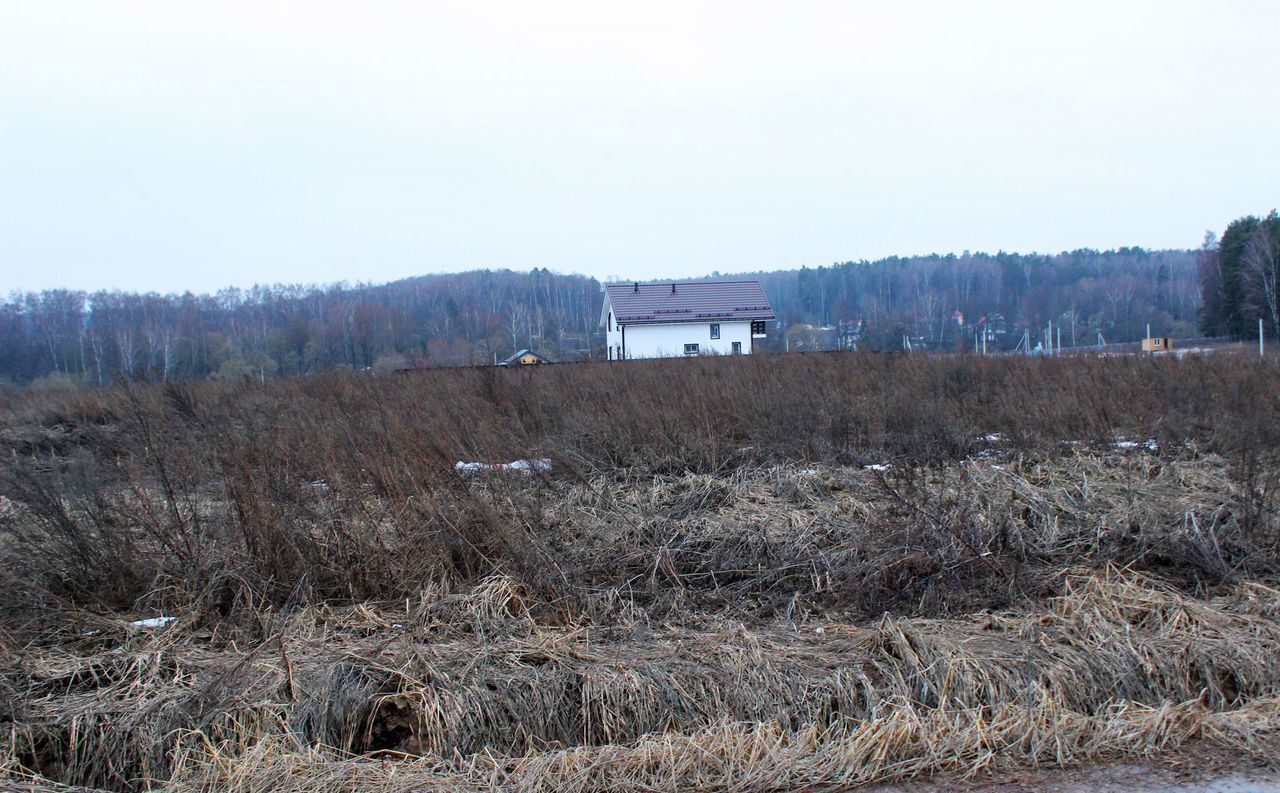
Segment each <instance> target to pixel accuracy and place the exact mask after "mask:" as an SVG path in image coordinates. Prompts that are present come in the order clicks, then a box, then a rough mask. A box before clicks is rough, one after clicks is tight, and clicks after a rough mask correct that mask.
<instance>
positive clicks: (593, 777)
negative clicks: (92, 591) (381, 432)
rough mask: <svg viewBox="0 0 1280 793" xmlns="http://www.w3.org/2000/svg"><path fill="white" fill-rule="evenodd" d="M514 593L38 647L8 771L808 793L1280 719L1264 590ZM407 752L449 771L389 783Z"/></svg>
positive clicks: (1096, 584) (1106, 580)
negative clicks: (866, 612)
mask: <svg viewBox="0 0 1280 793" xmlns="http://www.w3.org/2000/svg"><path fill="white" fill-rule="evenodd" d="M507 590H508V583H507V582H503V581H491V582H488V583H487V584H486V585H484V586H482V587H480V588H478V589H477V591H476V592H474V593H473V594H472V595H471V596H469V597H468V598H463V599H455V600H454V601H453V602H452V605H449V606H445V605H439V604H436V605H434V606H432V607H429V608H427V609H425V610H424V609H421V608H420V609H419V611H418V613H417V614H416V615H414V614H413V613H410V614H408V615H405V616H401V615H398V614H395V613H394V612H387V611H375V610H371V609H369V608H366V607H361V608H357V609H354V610H351V611H348V612H345V613H341V614H338V613H333V612H329V611H315V610H311V609H308V610H305V611H304V612H301V613H299V614H297V615H295V616H294V617H293V618H291V619H289V620H287V621H286V622H284V623H282V624H281V627H280V630H279V632H278V633H277V634H275V635H274V636H273V638H272V639H270V640H268V641H266V642H264V643H263V644H261V645H259V646H257V647H255V648H253V649H250V650H248V651H244V650H239V649H238V648H234V647H224V648H222V649H220V650H214V649H212V648H211V647H210V646H209V643H208V637H200V636H198V635H191V634H189V633H186V632H183V631H181V630H171V631H168V632H164V633H161V634H160V635H158V636H154V637H147V638H143V639H141V640H134V641H130V640H129V638H128V637H121V636H116V637H113V639H114V640H115V641H118V640H121V639H124V640H125V644H124V646H122V647H120V648H119V649H109V650H104V651H101V652H96V653H95V652H87V651H86V648H80V649H78V650H70V649H67V648H65V647H63V648H57V649H51V650H47V651H44V652H39V653H33V654H32V655H31V656H30V657H29V666H28V667H27V670H26V673H27V674H28V675H29V677H28V681H27V683H26V690H25V691H23V692H22V696H21V701H22V712H21V714H20V719H19V723H20V724H21V725H22V726H21V729H19V730H16V731H15V732H14V733H13V734H12V736H11V741H12V743H11V745H10V747H9V749H8V751H9V752H10V753H11V760H10V762H11V763H13V762H14V761H15V759H16V760H17V761H20V762H21V763H22V764H23V765H26V766H28V767H33V768H34V769H36V770H39V771H41V772H42V773H43V774H44V775H46V776H47V777H50V778H53V779H61V780H62V781H65V782H68V783H70V782H75V783H79V784H92V785H99V786H103V787H111V788H121V787H128V786H131V785H136V784H140V783H146V782H148V781H150V782H160V781H163V780H165V779H168V778H169V777H170V776H171V775H176V777H177V780H178V782H177V783H175V784H176V788H177V789H183V786H195V787H199V786H201V785H203V786H205V789H222V788H232V789H243V790H268V789H274V788H275V787H276V786H278V785H280V784H283V782H284V778H285V777H287V778H288V779H291V780H293V781H292V782H290V783H289V784H292V785H294V786H295V789H299V790H301V789H304V788H305V787H307V786H310V785H313V784H314V785H316V786H317V787H318V789H323V786H324V784H325V779H324V777H325V776H326V775H328V774H334V775H335V776H334V777H333V779H332V780H330V781H331V783H332V784H338V783H339V782H340V781H341V784H347V785H350V784H351V777H349V776H343V775H342V774H347V773H348V772H350V773H356V774H359V775H360V779H362V780H363V779H365V778H366V777H367V778H368V787H369V789H379V788H378V785H379V784H384V783H385V784H390V783H391V776H390V775H400V774H407V775H409V776H408V777H404V776H397V777H396V778H397V779H400V781H401V782H404V781H405V780H406V779H407V780H413V781H415V783H416V782H417V781H422V782H423V783H432V784H436V783H438V784H440V785H441V786H444V787H449V786H458V787H467V786H469V785H473V784H478V783H481V782H484V783H486V784H488V783H494V784H498V785H500V786H501V785H508V784H513V785H516V786H518V787H521V788H530V789H544V788H545V789H583V790H600V789H606V788H609V787H610V786H611V784H612V785H619V784H626V785H631V786H633V787H634V788H636V789H641V788H649V787H652V786H654V785H657V786H658V787H664V788H665V789H676V788H679V789H684V788H685V787H687V786H691V787H698V788H726V789H730V788H732V789H738V788H740V787H743V786H745V787H749V788H754V789H785V788H787V787H789V786H808V785H812V786H828V787H836V786H839V785H843V784H852V783H855V782H868V781H875V780H883V779H893V778H898V777H902V776H912V775H917V774H922V773H929V772H933V771H948V772H955V771H964V770H970V771H976V770H979V769H981V768H984V767H985V766H987V765H988V764H990V763H993V762H1001V763H1007V762H1018V761H1034V762H1053V763H1063V762H1073V761H1077V760H1080V759H1083V758H1097V757H1106V756H1119V755H1126V754H1132V753H1141V752H1152V751H1157V750H1159V749H1162V748H1165V749H1167V748H1171V747H1173V746H1177V745H1179V744H1181V743H1182V742H1184V741H1186V740H1189V739H1191V738H1194V737H1198V736H1203V735H1211V736H1213V737H1216V738H1218V739H1221V740H1233V741H1237V742H1243V741H1247V739H1249V738H1250V737H1251V736H1252V735H1253V734H1254V733H1255V732H1256V731H1258V730H1263V731H1268V730H1270V729H1272V727H1273V726H1274V723H1275V721H1276V719H1277V717H1278V715H1280V714H1278V713H1277V710H1276V706H1275V704H1274V698H1275V697H1277V696H1280V655H1278V654H1277V653H1276V652H1275V648H1276V647H1277V646H1280V625H1277V624H1276V623H1275V622H1274V621H1273V620H1271V619H1269V618H1267V617H1266V616H1262V615H1261V614H1263V613H1268V612H1269V611H1270V610H1272V609H1275V608H1278V607H1280V593H1277V592H1275V591H1272V590H1269V589H1266V588H1261V587H1256V586H1254V587H1245V588H1242V589H1241V590H1240V591H1238V592H1234V593H1232V594H1231V595H1229V596H1225V597H1222V598H1217V599H1214V600H1198V599H1191V598H1187V597H1184V596H1182V595H1179V594H1177V593H1175V592H1173V591H1171V590H1169V589H1167V588H1165V587H1163V586H1160V585H1157V584H1155V583H1154V582H1151V581H1149V580H1146V579H1143V578H1141V577H1136V576H1134V575H1133V574H1128V573H1121V572H1119V571H1109V572H1107V573H1105V574H1103V575H1102V576H1081V577H1074V578H1072V579H1070V587H1069V589H1068V593H1067V594H1066V595H1064V596H1062V597H1061V598H1058V599H1055V600H1054V601H1052V602H1051V603H1050V606H1049V608H1048V609H1047V610H1045V611H1043V612H1031V613H1002V614H994V615H978V616H974V617H970V618H967V619H963V620H924V619H893V618H889V617H886V618H884V619H883V620H881V621H880V622H879V623H878V624H875V625H871V626H866V627H861V626H857V625H851V624H841V623H833V622H821V623H809V624H805V625H799V626H795V627H794V628H792V629H787V628H783V627H780V626H773V627H762V628H758V629H748V628H746V627H744V626H741V625H737V626H733V625H720V626H712V625H709V626H705V627H703V628H702V629H694V628H681V629H676V628H671V629H655V630H653V631H652V632H651V633H650V634H649V635H644V636H628V635H625V634H624V633H622V632H620V631H618V630H616V629H613V630H593V629H588V628H557V629H549V628H546V627H543V626H538V625H535V624H533V623H531V622H529V621H528V619H527V617H526V616H525V615H524V614H523V613H522V612H520V611H519V609H518V606H517V607H515V609H514V610H513V606H514V605H515V604H516V603H517V599H516V598H514V597H511V595H510V592H509V591H507ZM460 600H461V601H462V602H459V601H460ZM469 600H475V601H477V602H476V603H474V604H468V603H466V602H465V601H469ZM433 608H434V609H435V610H434V614H435V616H434V617H429V616H427V614H428V612H432V609H433ZM411 612H412V606H411ZM445 612H452V615H453V617H454V619H455V622H453V623H452V624H447V623H443V622H441V621H440V616H441V615H442V614H443V613H445ZM468 619H474V620H478V621H484V620H486V619H488V620H492V621H491V622H489V623H487V624H483V625H479V627H480V629H481V631H482V632H484V635H480V634H479V633H477V632H475V631H473V630H463V627H462V626H463V625H464V624H465V623H466V621H467V620H468ZM392 620H399V621H392ZM819 628H821V632H819V631H818V629H819ZM1174 703H1181V704H1174ZM1242 709H1243V710H1242ZM1255 716H1256V717H1257V718H1256V719H1255ZM1230 725H1235V727H1231V726H1230ZM1232 729H1234V730H1235V732H1234V733H1232V732H1231V730H1232ZM1232 736H1235V737H1232ZM1241 745H1243V744H1241ZM286 747H288V748H286ZM175 753H176V757H177V759H176V760H175V759H174V757H175ZM369 753H374V754H375V755H377V754H380V755H381V756H383V758H384V760H383V761H379V762H370V761H368V760H367V759H366V760H361V759H348V758H349V757H350V756H357V758H358V756H359V755H367V754H369ZM406 754H407V755H422V756H424V757H427V758H434V759H433V760H429V761H423V762H415V763H411V764H408V765H407V766H405V767H404V768H403V769H400V768H397V770H395V771H391V770H389V769H388V768H387V766H386V764H385V759H386V758H388V757H395V756H398V755H406ZM343 769H346V770H343ZM339 771H341V772H342V773H341V774H338V772H339ZM281 775H283V776H281ZM383 775H387V776H386V777H385V778H384V777H383ZM379 780H381V781H379ZM610 780H612V782H610ZM660 780H668V782H667V784H665V785H663V784H659V781H660ZM286 787H287V786H286ZM344 789H351V788H350V787H348V788H344ZM358 789H365V783H364V782H361V785H360V786H359V787H358Z"/></svg>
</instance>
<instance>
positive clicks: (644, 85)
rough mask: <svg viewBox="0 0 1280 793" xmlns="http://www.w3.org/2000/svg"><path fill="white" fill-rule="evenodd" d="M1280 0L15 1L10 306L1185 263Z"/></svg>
mask: <svg viewBox="0 0 1280 793" xmlns="http://www.w3.org/2000/svg"><path fill="white" fill-rule="evenodd" d="M1278 75H1280V3H1277V2H1275V0H1258V1H1257V2H1249V1H1246V0H1239V1H1234V2H1233V1H1232V0H1216V2H1211V1H1209V0H1205V1H1204V2H1182V1H1178V0H1160V2H1128V1H1127V0H1107V1H1106V2H1080V0H1073V1H1072V2H1057V3H1048V2H1028V1H1027V0H1017V1H1016V2H983V1H982V0H975V1H973V2H955V0H947V1H945V2H912V3H898V2H892V3H891V2H888V1H887V0H885V1H884V2H856V1H855V0H845V1H844V2H830V3H824V2H779V3H776V4H758V3H751V2H743V1H742V0H734V1H732V2H692V1H691V0H680V1H679V2H674V3H664V2H650V1H648V0H646V2H631V3H612V2H599V0H592V1H591V2H582V3H558V2H550V1H549V0H539V1H538V2H530V1H529V0H524V1H523V2H518V3H511V4H505V3H502V4H499V3H482V2H459V3H430V2H403V3H399V2H390V1H389V0H380V1H379V2H371V1H368V0H365V1H362V2H351V3H336V2H323V0H306V1H305V2H297V3H284V2H262V1H261V0H254V1H253V2H234V1H232V2H228V1H227V0H219V1H218V2H201V3H196V2H190V3H189V2H173V0H164V2H146V3H131V2H111V1H110V0H89V1H88V2H65V1H64V0H0V294H4V293H7V292H8V291H9V290H11V289H40V288H46V287H54V286H67V287H75V288H82V289H98V288H121V289H130V290H143V291H147V290H157V291H166V292H167V291H182V290H186V289H191V290H194V291H209V290H216V289H218V288H221V287H223V286H227V285H236V286H248V285H251V284H254V283H279V282H283V283H328V282H333V281H340V280H347V281H386V280H391V279H395V278H400V277H405V276H410V275H416V274H421V273H428V272H446V271H457V270H463V269H471V268H477V267H510V268H513V269H528V268H531V267H543V266H545V267H550V268H551V269H553V270H557V271H561V272H579V273H586V274H590V275H595V276H599V277H611V276H617V277H622V278H645V277H680V276H694V275H701V274H705V273H708V272H711V271H713V270H719V271H722V272H733V271H744V270H757V269H774V268H781V267H797V266H800V265H809V266H816V265H821V264H829V263H831V262H834V261H843V260H848V259H861V258H877V257H881V256H885V255H890V254H914V253H928V252H935V251H936V252H947V251H955V252H959V251H962V250H965V249H969V250H988V251H994V250H998V249H1004V250H1009V251H1058V250H1062V249H1068V248H1077V247H1095V248H1108V247H1114V246H1120V245H1143V246H1148V247H1195V246H1197V245H1198V244H1199V243H1200V240H1201V237H1202V236H1203V234H1204V231H1205V230H1206V229H1215V230H1220V229H1221V228H1222V227H1223V226H1224V225H1225V224H1226V223H1227V222H1228V221H1230V220H1231V219H1232V218H1234V217H1237V216H1239V215H1242V214H1247V213H1260V212H1265V211H1267V210H1269V209H1271V208H1272V207H1273V206H1276V205H1277V203H1280V145H1278V144H1280V103H1278V102H1277V101H1276V96H1277V90H1278V89H1277V88H1276V80H1277V76H1278Z"/></svg>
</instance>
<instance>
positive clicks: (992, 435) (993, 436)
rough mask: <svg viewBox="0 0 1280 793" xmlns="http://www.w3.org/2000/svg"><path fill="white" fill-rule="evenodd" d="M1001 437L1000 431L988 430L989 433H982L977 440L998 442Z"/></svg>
mask: <svg viewBox="0 0 1280 793" xmlns="http://www.w3.org/2000/svg"><path fill="white" fill-rule="evenodd" d="M1001 439H1002V436H1001V435H1000V433H998V432H989V433H987V434H986V435H983V436H982V437H981V438H979V439H978V440H980V441H986V442H987V443H999V442H1000V441H1001Z"/></svg>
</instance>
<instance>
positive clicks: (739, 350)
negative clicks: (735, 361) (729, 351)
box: [733, 341, 742, 355]
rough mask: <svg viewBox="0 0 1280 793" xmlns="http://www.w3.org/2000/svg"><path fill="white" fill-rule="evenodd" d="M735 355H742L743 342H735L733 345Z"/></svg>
mask: <svg viewBox="0 0 1280 793" xmlns="http://www.w3.org/2000/svg"><path fill="white" fill-rule="evenodd" d="M733 354H734V355H741V354H742V342H740V341H735V342H734V343H733Z"/></svg>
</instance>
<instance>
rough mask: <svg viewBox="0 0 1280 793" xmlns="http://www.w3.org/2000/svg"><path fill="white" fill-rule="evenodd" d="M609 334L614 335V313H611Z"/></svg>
mask: <svg viewBox="0 0 1280 793" xmlns="http://www.w3.org/2000/svg"><path fill="white" fill-rule="evenodd" d="M609 332H610V333H613V312H612V311H610V312H609Z"/></svg>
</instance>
